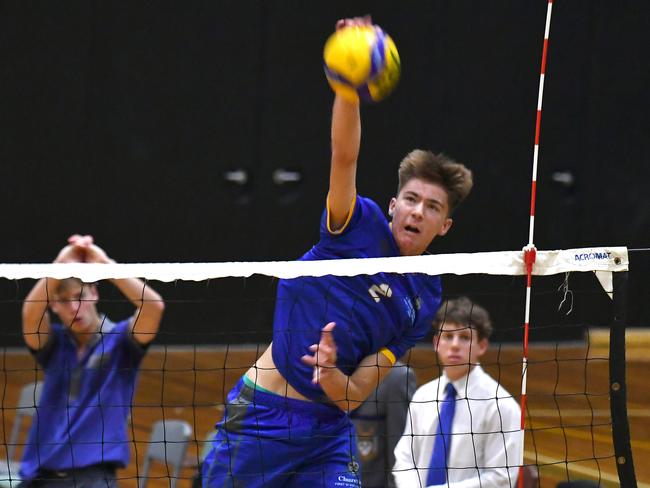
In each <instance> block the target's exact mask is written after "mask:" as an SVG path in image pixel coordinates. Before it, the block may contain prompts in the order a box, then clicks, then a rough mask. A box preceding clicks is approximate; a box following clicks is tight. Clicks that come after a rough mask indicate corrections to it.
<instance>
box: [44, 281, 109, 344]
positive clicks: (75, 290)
mask: <svg viewBox="0 0 650 488" xmlns="http://www.w3.org/2000/svg"><path fill="white" fill-rule="evenodd" d="M98 298H99V296H98V294H97V288H96V287H95V286H94V285H81V284H72V285H69V286H67V287H66V288H65V289H63V290H61V291H59V292H58V293H57V294H56V295H55V297H54V302H53V303H52V310H53V311H54V313H56V314H57V315H58V316H59V319H61V323H62V324H63V325H67V326H68V327H70V330H71V331H72V332H74V333H79V334H82V333H89V332H95V328H96V327H97V318H98V317H97V308H96V303H97V299H98Z"/></svg>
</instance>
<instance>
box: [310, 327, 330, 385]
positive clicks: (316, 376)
mask: <svg viewBox="0 0 650 488" xmlns="http://www.w3.org/2000/svg"><path fill="white" fill-rule="evenodd" d="M334 327H336V324H335V323H334V322H330V323H329V324H327V325H326V326H325V327H323V328H322V329H321V335H320V342H319V343H318V344H312V345H311V346H309V350H310V351H311V352H312V353H313V354H314V355H313V356H310V355H309V354H305V355H304V356H303V357H302V358H301V360H302V362H303V363H305V364H307V365H309V366H312V367H313V368H314V373H313V376H312V380H311V382H312V383H313V384H315V385H316V384H319V383H321V380H322V379H324V378H325V377H326V375H327V374H329V373H332V372H333V371H334V370H335V369H336V342H335V341H334V335H333V333H332V331H333V330H334Z"/></svg>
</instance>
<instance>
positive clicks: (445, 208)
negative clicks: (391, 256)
mask: <svg viewBox="0 0 650 488" xmlns="http://www.w3.org/2000/svg"><path fill="white" fill-rule="evenodd" d="M389 212H390V213H392V215H393V221H392V224H391V228H392V230H393V237H394V238H395V242H397V246H398V247H399V250H400V253H401V254H402V256H418V255H420V254H422V253H423V252H424V251H426V249H427V247H429V244H431V241H432V240H433V239H434V238H435V237H436V236H444V235H445V234H446V233H447V231H449V228H450V227H451V224H452V220H451V219H450V218H449V197H448V195H447V191H446V190H445V189H444V188H443V187H442V186H440V185H438V184H436V183H430V182H428V181H425V180H421V179H419V178H412V179H410V180H409V181H408V182H407V183H406V184H405V185H404V186H403V187H402V190H401V191H400V192H399V195H397V197H396V198H392V199H391V201H390V205H389Z"/></svg>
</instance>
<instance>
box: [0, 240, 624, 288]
mask: <svg viewBox="0 0 650 488" xmlns="http://www.w3.org/2000/svg"><path fill="white" fill-rule="evenodd" d="M628 264H629V261H628V254H627V248H626V247H589V248H580V249H562V250H555V251H537V260H536V262H535V266H534V268H533V274H534V275H537V276H545V275H553V274H558V273H565V272H571V271H612V272H617V271H627V270H628ZM379 272H392V273H402V274H404V273H424V274H429V275H444V274H455V275H465V274H489V275H508V276H516V275H524V274H526V269H525V266H524V253H523V251H496V252H479V253H456V254H431V255H424V256H402V257H392V258H367V259H342V260H329V261H266V262H227V263H116V264H87V263H65V264H61V263H59V264H0V277H2V278H6V279H12V280H16V279H27V278H32V279H38V278H48V277H49V278H56V279H63V278H70V277H76V278H79V279H81V280H83V281H85V282H89V283H90V282H95V281H100V280H105V279H119V278H132V277H139V278H144V279H147V280H155V281H163V282H171V281H176V280H180V281H204V280H209V279H216V278H224V277H236V278H240V277H250V276H252V275H255V274H258V275H266V276H274V277H277V278H296V277H298V276H325V275H336V276H355V275H359V274H367V275H372V274H376V273H379Z"/></svg>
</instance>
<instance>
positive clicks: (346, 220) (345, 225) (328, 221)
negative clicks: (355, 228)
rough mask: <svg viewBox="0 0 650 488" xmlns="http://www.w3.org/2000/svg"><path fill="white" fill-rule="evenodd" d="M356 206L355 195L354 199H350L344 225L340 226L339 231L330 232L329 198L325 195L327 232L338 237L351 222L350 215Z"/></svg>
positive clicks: (355, 195)
mask: <svg viewBox="0 0 650 488" xmlns="http://www.w3.org/2000/svg"><path fill="white" fill-rule="evenodd" d="M356 204H357V194H356V193H355V194H354V198H353V199H352V205H350V210H348V218H347V219H345V223H344V224H343V225H342V226H341V228H340V229H337V230H332V227H331V226H330V196H329V194H328V195H327V231H328V232H329V233H330V234H333V235H338V234H340V233H341V232H343V231H344V230H345V228H346V227H347V226H348V224H349V223H350V220H352V213H353V212H354V206H355V205H356Z"/></svg>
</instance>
